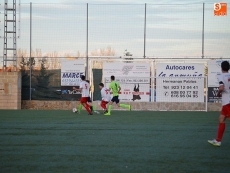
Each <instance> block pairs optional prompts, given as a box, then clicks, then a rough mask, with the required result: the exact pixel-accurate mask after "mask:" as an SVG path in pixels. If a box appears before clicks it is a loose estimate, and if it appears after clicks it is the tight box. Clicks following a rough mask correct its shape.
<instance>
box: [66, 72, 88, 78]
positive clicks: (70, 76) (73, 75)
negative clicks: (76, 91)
mask: <svg viewBox="0 0 230 173" xmlns="http://www.w3.org/2000/svg"><path fill="white" fill-rule="evenodd" d="M83 74H84V73H63V75H62V78H80V77H81V75H83Z"/></svg>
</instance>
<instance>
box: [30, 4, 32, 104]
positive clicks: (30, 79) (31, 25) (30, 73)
mask: <svg viewBox="0 0 230 173" xmlns="http://www.w3.org/2000/svg"><path fill="white" fill-rule="evenodd" d="M31 56H32V2H30V100H31V94H32V93H31V89H32V87H31V84H32V81H31V80H32V64H31V63H32V61H31Z"/></svg>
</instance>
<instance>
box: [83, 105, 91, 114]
mask: <svg viewBox="0 0 230 173" xmlns="http://www.w3.org/2000/svg"><path fill="white" fill-rule="evenodd" d="M83 106H84V107H85V109H86V110H87V112H89V113H90V114H91V113H92V112H91V109H90V105H89V104H88V103H85V104H83Z"/></svg>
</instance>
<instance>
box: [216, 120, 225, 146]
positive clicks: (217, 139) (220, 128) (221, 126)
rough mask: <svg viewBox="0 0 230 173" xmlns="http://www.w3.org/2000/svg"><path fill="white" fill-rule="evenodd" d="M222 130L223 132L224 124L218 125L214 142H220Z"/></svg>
mask: <svg viewBox="0 0 230 173" xmlns="http://www.w3.org/2000/svg"><path fill="white" fill-rule="evenodd" d="M224 130H225V123H219V127H218V133H217V137H216V141H218V142H220V141H221V140H222V137H223V134H224Z"/></svg>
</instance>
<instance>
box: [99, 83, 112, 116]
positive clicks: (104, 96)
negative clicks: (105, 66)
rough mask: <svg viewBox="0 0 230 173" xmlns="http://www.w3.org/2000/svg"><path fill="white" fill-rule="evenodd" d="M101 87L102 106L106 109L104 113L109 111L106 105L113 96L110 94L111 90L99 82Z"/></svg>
mask: <svg viewBox="0 0 230 173" xmlns="http://www.w3.org/2000/svg"><path fill="white" fill-rule="evenodd" d="M99 88H100V89H101V98H102V99H101V107H102V109H103V110H104V114H106V113H108V109H107V107H106V105H107V104H108V103H109V102H110V100H111V96H110V90H109V89H107V88H106V87H105V86H104V84H103V83H100V84H99Z"/></svg>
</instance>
